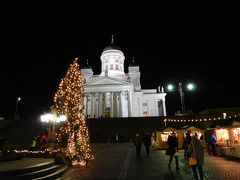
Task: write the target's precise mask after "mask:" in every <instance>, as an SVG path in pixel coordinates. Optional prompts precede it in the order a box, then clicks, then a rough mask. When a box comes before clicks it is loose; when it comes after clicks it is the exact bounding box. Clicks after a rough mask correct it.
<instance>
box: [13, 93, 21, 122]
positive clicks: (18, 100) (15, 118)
mask: <svg viewBox="0 0 240 180" xmlns="http://www.w3.org/2000/svg"><path fill="white" fill-rule="evenodd" d="M20 101H21V97H17V101H16V108H15V113H14V120H15V121H17V111H18V103H19V102H20Z"/></svg>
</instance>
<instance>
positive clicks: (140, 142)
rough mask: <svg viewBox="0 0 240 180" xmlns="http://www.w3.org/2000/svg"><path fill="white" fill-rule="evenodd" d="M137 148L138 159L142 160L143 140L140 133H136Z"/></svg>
mask: <svg viewBox="0 0 240 180" xmlns="http://www.w3.org/2000/svg"><path fill="white" fill-rule="evenodd" d="M135 146H136V156H137V157H138V158H140V157H141V146H142V138H141V136H140V134H139V133H136V137H135Z"/></svg>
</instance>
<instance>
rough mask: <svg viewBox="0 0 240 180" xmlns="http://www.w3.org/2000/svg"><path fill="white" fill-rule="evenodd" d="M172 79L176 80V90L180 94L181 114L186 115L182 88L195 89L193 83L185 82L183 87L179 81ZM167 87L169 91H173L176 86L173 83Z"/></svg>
mask: <svg viewBox="0 0 240 180" xmlns="http://www.w3.org/2000/svg"><path fill="white" fill-rule="evenodd" d="M173 81H176V82H177V84H178V91H179V94H180V98H181V108H182V114H183V115H184V116H185V115H186V108H185V102H184V90H188V91H192V90H194V89H195V84H194V83H187V84H186V86H185V87H183V83H182V82H181V81H178V80H176V79H174V80H173ZM167 89H168V90H169V91H174V90H175V89H176V87H175V86H174V84H168V85H167Z"/></svg>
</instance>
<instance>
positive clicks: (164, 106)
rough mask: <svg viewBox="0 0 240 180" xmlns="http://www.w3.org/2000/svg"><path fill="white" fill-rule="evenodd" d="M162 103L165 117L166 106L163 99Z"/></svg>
mask: <svg viewBox="0 0 240 180" xmlns="http://www.w3.org/2000/svg"><path fill="white" fill-rule="evenodd" d="M162 103H163V116H166V115H167V113H166V104H165V97H164V98H163V99H162Z"/></svg>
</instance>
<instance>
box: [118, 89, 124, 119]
mask: <svg viewBox="0 0 240 180" xmlns="http://www.w3.org/2000/svg"><path fill="white" fill-rule="evenodd" d="M119 104H120V117H123V111H124V99H123V91H121V92H120V103H119Z"/></svg>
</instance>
